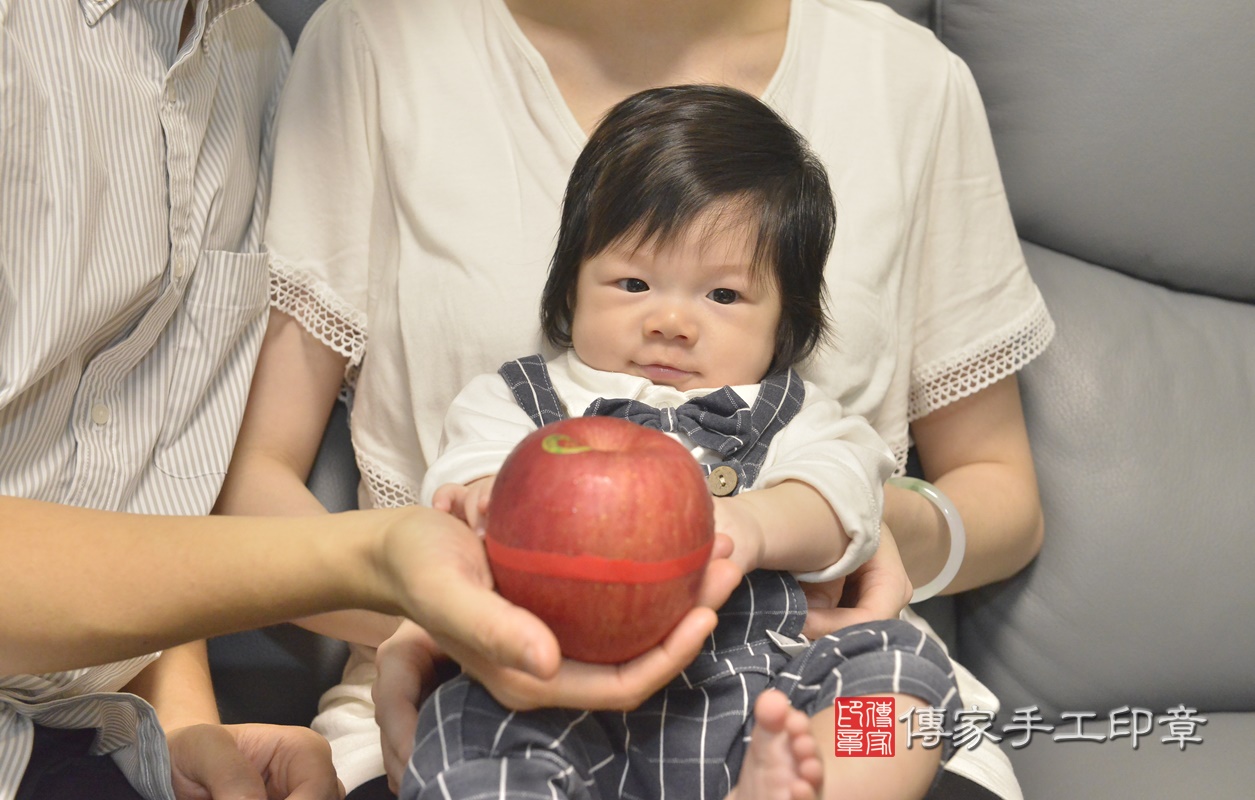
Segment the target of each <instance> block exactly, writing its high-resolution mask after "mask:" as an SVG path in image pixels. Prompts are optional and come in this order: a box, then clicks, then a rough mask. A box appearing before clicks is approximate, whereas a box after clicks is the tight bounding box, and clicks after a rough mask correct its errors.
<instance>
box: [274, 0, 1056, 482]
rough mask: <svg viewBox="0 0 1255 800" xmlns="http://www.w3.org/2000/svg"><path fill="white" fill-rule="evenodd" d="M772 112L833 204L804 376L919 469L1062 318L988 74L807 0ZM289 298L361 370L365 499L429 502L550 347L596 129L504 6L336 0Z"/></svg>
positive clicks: (291, 183)
mask: <svg viewBox="0 0 1255 800" xmlns="http://www.w3.org/2000/svg"><path fill="white" fill-rule="evenodd" d="M763 99H764V101H765V102H767V103H768V104H769V105H771V106H772V107H773V108H775V109H776V110H777V111H778V112H780V113H781V114H782V115H783V116H784V117H785V118H786V119H788V120H789V121H790V122H791V123H792V124H793V125H794V126H795V127H796V128H798V130H799V131H800V132H801V133H802V134H803V135H804V136H806V137H807V138H808V140H809V141H810V142H811V144H812V146H813V147H814V149H815V150H816V152H817V153H818V154H819V156H820V158H821V159H822V160H823V162H824V164H825V165H826V167H827V169H828V172H829V177H830V180H831V183H832V186H833V190H834V193H835V195H836V202H837V232H836V240H835V244H834V247H833V251H832V254H831V257H830V260H829V264H828V268H827V276H828V289H829V293H830V308H831V312H832V321H833V330H834V333H835V337H834V341H833V343H832V344H831V345H830V346H827V347H825V348H823V349H822V350H820V351H819V352H817V353H816V354H815V355H814V356H813V357H812V358H810V359H809V360H808V361H807V362H806V363H805V364H802V365H800V371H801V373H802V374H803V376H804V377H805V378H806V379H807V380H809V381H810V382H812V383H814V384H815V385H816V386H818V387H819V388H820V390H822V391H823V392H825V393H827V394H828V395H830V396H831V397H833V398H835V399H836V400H838V401H839V402H840V403H841V405H842V406H844V407H845V408H846V409H847V411H849V412H851V413H854V414H858V415H861V416H863V417H865V418H866V419H867V420H868V421H869V422H870V423H871V424H872V425H873V427H874V428H875V429H876V430H877V432H879V433H880V434H881V436H882V437H884V439H885V440H886V441H887V442H888V443H889V445H890V447H891V448H892V449H893V451H894V454H895V456H896V457H897V460H898V464H899V468H901V465H902V464H903V463H904V462H905V458H906V452H907V450H908V446H909V434H908V427H907V426H908V423H909V421H910V420H912V419H915V418H917V417H919V416H922V415H924V414H927V413H928V412H930V411H933V410H935V409H937V408H940V407H942V406H944V405H945V404H947V403H949V402H951V401H954V400H956V399H959V398H961V397H964V396H966V395H968V394H971V393H973V392H975V391H977V390H979V389H981V388H983V387H985V386H987V385H989V384H990V383H992V382H994V381H996V380H998V379H1000V378H1003V377H1005V376H1007V375H1009V374H1011V373H1013V372H1015V371H1016V370H1018V369H1019V368H1020V367H1022V366H1023V365H1024V364H1025V363H1026V362H1028V361H1029V360H1030V359H1032V358H1033V357H1034V356H1036V355H1037V354H1038V353H1039V352H1041V350H1042V349H1043V348H1044V347H1045V346H1046V344H1047V343H1048V341H1049V340H1050V337H1051V335H1052V334H1053V330H1054V328H1053V323H1052V322H1051V319H1050V316H1049V314H1048V313H1047V310H1046V308H1045V305H1044V303H1043V301H1042V298H1041V295H1040V293H1039V292H1038V290H1037V288H1036V286H1035V285H1034V284H1033V282H1032V280H1031V278H1030V277H1029V274H1028V271H1027V268H1026V267H1025V264H1024V259H1023V255H1022V253H1021V250H1020V246H1019V241H1018V239H1017V237H1016V233H1015V229H1014V226H1013V224H1012V221H1011V217H1010V212H1009V209H1008V205H1007V201H1006V197H1005V193H1004V190H1003V186H1002V180H1001V176H1000V174H999V171H998V166H997V163H996V160H995V157H994V150H993V145H992V142H991V139H990V135H989V130H988V126H987V123H986V120H985V115H984V110H983V107H982V105H981V101H980V97H979V95H978V93H977V89H976V86H975V84H974V82H973V80H972V77H971V75H970V73H969V72H968V70H967V68H966V66H965V65H964V64H963V63H962V62H961V61H960V60H959V59H958V58H957V57H956V56H954V55H953V54H951V53H950V52H949V51H948V50H947V49H946V48H945V47H944V46H943V45H941V44H940V43H939V42H938V41H937V39H936V38H935V37H934V36H933V35H932V33H930V32H929V31H927V30H925V29H924V28H921V27H919V26H918V25H915V24H913V23H911V22H908V21H906V20H904V19H903V18H901V17H899V16H897V15H896V14H895V13H894V12H893V11H891V10H890V9H888V8H887V7H885V6H883V5H881V4H879V3H873V2H863V1H862V0H793V3H792V9H791V17H790V22H789V31H788V39H787V44H786V47H785V52H784V56H783V58H782V60H781V63H780V65H779V67H778V69H777V72H776V74H775V75H774V77H773V78H772V80H771V82H770V84H769V86H768V88H767V89H766V91H765V92H764V94H763ZM278 128H279V138H278V143H277V147H276V154H277V155H276V165H275V185H274V188H273V199H272V202H271V212H270V217H269V221H268V225H267V240H268V246H269V249H270V251H271V253H272V271H273V276H272V278H273V282H272V299H273V301H274V303H275V304H276V306H277V307H278V308H279V309H281V310H283V311H285V312H288V313H289V314H292V315H293V316H295V317H296V318H297V319H299V320H300V321H301V322H302V323H303V324H304V325H305V326H306V327H307V328H308V329H309V330H310V331H311V332H313V333H314V334H315V335H317V336H318V337H319V338H321V339H322V340H323V341H324V342H325V343H327V344H328V345H329V346H331V347H333V348H335V349H336V350H338V351H339V352H341V353H343V354H345V355H347V356H349V357H350V364H351V366H350V375H349V377H350V379H351V380H352V381H353V382H354V386H355V393H354V406H353V414H352V428H353V439H354V444H355V445H356V448H357V452H358V459H359V464H360V466H361V468H362V473H363V475H364V480H363V487H362V493H361V500H362V502H363V504H366V505H393V504H399V503H411V502H415V501H416V499H417V498H418V496H419V489H420V487H421V485H422V482H423V476H424V473H425V471H426V465H427V464H428V463H429V462H430V461H431V460H432V459H434V458H435V456H436V453H437V448H438V445H439V441H440V428H441V421H442V420H443V419H444V415H445V412H446V410H447V409H448V407H449V404H450V402H451V401H452V399H453V397H454V396H455V394H456V393H457V392H458V390H459V389H460V388H461V387H462V386H463V385H464V384H466V383H467V381H469V380H470V379H471V378H472V377H473V376H475V375H477V374H480V373H483V372H491V371H493V370H494V369H495V368H496V367H497V366H498V365H499V364H501V363H502V362H504V361H505V360H507V359H509V358H512V357H517V356H520V355H523V354H527V353H532V352H538V351H540V352H548V353H549V354H551V355H552V350H549V349H547V348H546V347H545V346H544V343H543V342H542V340H541V336H540V333H539V299H540V292H541V287H542V286H543V284H544V279H545V273H546V270H547V267H548V264H549V260H550V257H551V255H552V251H553V247H554V243H555V240H556V233H557V227H558V219H559V212H560V204H561V200H562V195H563V191H564V189H565V186H566V181H567V177H568V174H569V172H570V169H571V167H572V165H573V164H574V162H575V159H576V157H577V155H578V154H579V152H580V149H581V147H582V146H583V144H584V142H585V140H586V138H587V137H586V136H585V134H584V132H583V131H582V130H581V129H580V127H579V125H578V124H577V123H576V121H575V119H574V117H573V116H572V114H571V112H570V110H569V108H568V107H567V106H566V105H565V103H564V101H563V99H562V97H561V95H560V94H559V92H558V89H557V87H556V85H555V84H554V81H553V78H552V76H551V75H550V73H549V71H548V68H547V66H546V64H545V62H544V61H543V59H542V58H541V57H540V55H539V53H537V51H536V50H535V49H534V48H533V47H532V45H531V44H530V43H529V42H528V40H527V39H526V38H525V37H524V36H523V34H522V32H521V31H520V30H519V28H518V26H517V24H516V23H515V22H514V20H513V18H512V17H511V16H510V14H509V12H508V11H507V9H506V8H505V6H504V4H503V2H502V0H329V1H328V2H327V3H326V4H325V5H324V6H323V7H322V8H321V9H320V10H319V11H318V12H317V13H316V14H315V16H314V17H313V19H311V21H310V23H309V25H308V26H307V27H306V29H305V31H304V33H303V35H302V38H301V42H300V47H298V48H297V53H296V58H295V63H294V64H293V69H292V74H291V77H290V79H289V82H288V85H287V87H286V89H285V95H284V99H283V102H282V105H281V108H280V117H279V123H278Z"/></svg>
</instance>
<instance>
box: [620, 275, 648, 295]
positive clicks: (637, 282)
mask: <svg viewBox="0 0 1255 800" xmlns="http://www.w3.org/2000/svg"><path fill="white" fill-rule="evenodd" d="M619 288H620V289H622V290H623V291H625V292H648V291H649V284H648V283H645V281H643V280H641V279H640V278H624V279H623V280H621V281H619Z"/></svg>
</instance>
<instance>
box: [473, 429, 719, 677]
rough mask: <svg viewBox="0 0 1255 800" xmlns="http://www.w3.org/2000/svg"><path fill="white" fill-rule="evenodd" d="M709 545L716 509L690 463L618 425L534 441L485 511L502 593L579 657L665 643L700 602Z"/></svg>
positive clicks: (519, 452)
mask: <svg viewBox="0 0 1255 800" xmlns="http://www.w3.org/2000/svg"><path fill="white" fill-rule="evenodd" d="M713 543H714V504H713V503H712V502H711V499H710V493H709V492H708V490H707V488H706V481H705V478H704V477H703V475H702V470H701V468H700V467H699V466H698V465H697V462H696V461H695V460H694V459H693V456H692V455H691V454H690V453H689V452H688V451H687V450H685V449H684V446H683V445H681V444H680V443H679V442H677V441H675V440H674V439H672V438H671V437H669V436H667V435H666V434H664V433H661V432H660V431H656V430H653V429H650V428H644V427H641V426H640V425H636V424H634V423H631V422H628V421H626V420H623V419H617V418H612V417H576V418H572V419H567V420H563V421H561V422H555V423H552V424H549V425H546V426H544V427H543V428H541V429H539V430H537V431H534V432H533V433H531V434H530V435H529V436H528V437H527V438H525V439H524V440H523V441H521V442H519V444H518V446H516V447H515V448H514V450H513V451H512V452H511V453H510V456H509V457H508V458H507V459H506V461H505V464H503V465H502V467H501V471H500V472H499V473H497V479H496V482H495V483H494V484H493V489H492V498H491V500H490V501H489V505H488V527H487V537H486V540H485V546H486V547H487V550H488V561H489V564H490V565H491V567H492V575H493V580H494V581H495V582H496V586H497V591H498V592H500V593H501V595H502V596H504V597H506V598H507V599H508V600H510V601H511V602H513V603H515V604H517V605H520V606H522V607H524V608H527V609H529V610H530V611H532V612H533V613H534V614H536V615H537V616H538V617H540V618H541V619H542V620H544V621H545V623H546V624H548V625H549V627H550V628H551V629H552V630H553V632H554V634H555V635H556V636H557V637H558V643H559V644H560V645H561V646H562V652H563V655H565V656H567V657H569V658H574V659H578V660H580V661H591V662H596V663H602V664H615V663H620V662H623V661H627V660H629V659H631V658H632V657H634V656H637V655H639V654H640V653H643V652H645V651H646V650H648V649H649V648H650V647H653V646H654V645H656V644H658V643H659V642H661V641H662V640H663V638H664V637H665V636H666V635H667V633H669V632H670V631H671V629H672V628H673V627H675V624H676V623H677V622H679V620H680V618H681V617H683V616H684V614H685V612H687V611H688V610H689V609H690V608H692V607H693V605H694V603H695V602H696V599H697V591H698V587H699V585H700V584H701V580H702V574H703V571H704V569H705V567H706V563H707V561H708V560H709V557H710V551H711V548H712V546H713Z"/></svg>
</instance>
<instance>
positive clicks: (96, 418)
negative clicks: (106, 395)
mask: <svg viewBox="0 0 1255 800" xmlns="http://www.w3.org/2000/svg"><path fill="white" fill-rule="evenodd" d="M108 421H109V406H107V405H105V404H104V403H97V404H96V405H94V406H92V422H94V423H96V424H97V425H104V424H105V423H107V422H108Z"/></svg>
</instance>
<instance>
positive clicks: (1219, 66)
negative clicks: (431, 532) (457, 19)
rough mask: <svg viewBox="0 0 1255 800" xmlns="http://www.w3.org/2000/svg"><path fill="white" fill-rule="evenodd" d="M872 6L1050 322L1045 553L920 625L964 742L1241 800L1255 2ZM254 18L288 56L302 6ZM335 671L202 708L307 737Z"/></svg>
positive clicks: (1043, 763)
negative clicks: (923, 86) (934, 62)
mask: <svg viewBox="0 0 1255 800" xmlns="http://www.w3.org/2000/svg"><path fill="white" fill-rule="evenodd" d="M890 4H891V5H892V6H894V7H895V8H896V9H897V10H898V11H899V12H901V13H902V14H904V15H905V16H908V17H910V18H912V19H915V20H916V21H919V22H920V23H922V24H924V25H927V26H930V27H931V28H932V29H933V30H934V31H936V32H937V35H938V36H939V37H940V38H941V39H942V41H944V42H945V43H946V44H947V45H948V46H949V47H951V48H952V49H953V50H955V51H956V52H957V53H958V54H959V55H961V56H962V57H963V58H964V59H965V60H966V61H967V63H968V64H969V65H970V67H971V69H972V71H973V73H974V74H975V76H976V80H977V82H978V84H979V85H980V87H981V91H982V95H983V97H984V99H985V102H986V105H987V107H988V109H989V118H990V123H991V125H992V128H993V132H994V138H995V141H996V143H997V147H998V153H999V157H1000V160H1001V164H1002V167H1003V172H1004V178H1005V180H1006V184H1007V189H1008V193H1009V195H1010V198H1011V204H1012V208H1013V211H1014V214H1015V218H1016V221H1017V224H1018V226H1019V230H1020V233H1021V236H1022V237H1023V239H1024V247H1025V252H1026V255H1027V257H1028V260H1029V265H1030V267H1031V269H1032V271H1033V274H1034V276H1035V277H1036V279H1037V281H1038V282H1039V284H1040V285H1041V288H1042V291H1043V292H1044V293H1045V296H1046V299H1047V301H1048V303H1049V305H1050V308H1051V311H1052V313H1053V314H1054V317H1055V320H1056V322H1057V323H1058V334H1057V337H1056V339H1055V342H1054V344H1053V345H1052V346H1051V347H1050V348H1049V350H1048V351H1047V352H1046V353H1045V355H1043V356H1042V357H1041V358H1039V359H1038V360H1037V361H1035V362H1034V363H1032V364H1031V365H1029V367H1028V368H1027V369H1026V370H1025V372H1024V373H1023V378H1022V385H1023V391H1024V399H1025V405H1026V412H1027V415H1028V421H1029V429H1030V435H1031V437H1032V440H1033V446H1034V452H1035V454H1036V459H1037V469H1038V473H1039V478H1040V483H1041V491H1042V500H1043V504H1044V507H1045V513H1046V520H1047V533H1046V541H1045V544H1044V546H1043V549H1042V552H1041V555H1040V557H1039V558H1038V559H1037V560H1036V561H1035V562H1034V563H1033V564H1032V565H1031V566H1030V567H1029V568H1028V569H1026V570H1025V571H1024V572H1023V573H1021V574H1020V575H1018V576H1016V577H1015V578H1013V579H1011V580H1009V581H1006V582H1004V583H1002V584H998V585H995V586H990V587H986V588H984V589H981V590H979V591H975V592H970V593H967V594H965V595H962V596H959V597H957V598H954V599H953V600H949V599H946V600H941V601H932V602H930V603H928V604H926V609H925V610H926V613H927V615H928V616H929V617H930V618H931V619H933V620H934V621H935V622H936V624H937V626H938V628H939V629H941V630H943V631H945V632H946V633H947V635H948V636H949V638H950V639H951V641H952V644H953V646H954V649H955V651H956V653H957V655H958V657H959V659H960V660H961V661H962V663H964V664H965V665H967V666H968V667H970V668H971V669H972V671H973V672H975V673H976V674H977V675H978V676H979V677H980V678H981V679H982V680H984V681H985V682H986V683H988V684H989V685H990V686H991V687H992V688H993V689H994V690H995V691H996V692H997V693H998V694H999V696H1000V697H1001V698H1002V700H1003V704H1004V705H1003V711H1002V713H1001V714H999V716H998V717H997V718H996V719H995V720H992V721H991V725H990V727H989V732H990V733H992V734H995V735H999V736H1002V737H1004V738H1003V741H1002V742H1001V745H996V744H994V743H993V742H992V741H991V740H988V739H986V740H985V741H983V742H982V743H981V744H980V745H979V746H1002V747H1003V748H1004V749H1005V750H1006V751H1007V752H1008V754H1009V755H1010V756H1011V758H1012V760H1013V762H1014V763H1015V765H1016V768H1017V770H1018V773H1019V775H1020V778H1021V782H1022V784H1023V787H1024V792H1025V796H1026V797H1028V798H1048V797H1068V796H1073V797H1094V798H1108V797H1116V796H1121V795H1123V796H1130V797H1143V798H1159V797H1165V798H1166V797H1180V796H1197V797H1209V798H1210V797H1255V752H1252V751H1255V582H1253V581H1255V307H1253V306H1252V303H1253V302H1255V44H1253V42H1252V32H1255V3H1252V2H1251V0H1197V2H1194V3H1179V2H1169V1H1168V0H1087V1H1086V2H1081V1H1080V0H1000V1H999V2H995V0H980V1H968V2H942V1H941V0H896V1H895V2H891V3H890ZM263 5H266V6H268V8H270V9H271V10H272V11H273V13H274V15H275V17H276V19H277V20H279V21H280V22H281V24H284V25H285V27H286V28H287V29H288V30H289V33H290V34H291V35H293V36H295V35H296V33H297V31H299V27H300V25H301V24H302V22H303V20H304V16H305V15H306V14H307V13H308V11H309V10H310V9H311V8H312V7H313V6H314V5H316V0H315V2H310V1H309V0H305V1H304V2H300V0H297V1H296V2H293V1H292V0H288V2H282V0H277V1H276V2H270V3H263ZM342 425H343V421H342V419H339V420H333V426H332V428H331V429H330V431H329V440H331V441H332V442H333V446H332V447H330V448H329V450H328V452H327V453H325V454H324V455H325V459H324V460H323V461H321V462H320V464H319V466H318V469H317V471H316V473H315V475H314V476H313V478H312V481H313V483H314V484H315V485H316V486H318V487H320V488H319V491H321V492H326V494H325V496H326V497H328V498H330V502H331V503H332V505H334V506H336V507H343V506H344V505H345V504H347V503H351V502H352V492H351V485H352V481H353V477H352V473H353V470H352V464H351V461H345V459H346V457H347V454H346V450H347V441H346V440H345V439H344V438H343V431H342V429H340V428H339V427H338V426H342ZM336 448H339V452H338V453H337V452H332V451H334V450H336ZM337 459H338V460H337ZM339 467H346V468H347V469H346V474H347V477H343V476H339V475H337V474H336V473H335V469H337V468H339ZM329 469H330V470H332V472H328V471H327V470H329ZM338 653H339V651H338V649H337V648H336V647H335V646H334V645H329V644H327V643H326V642H319V641H317V640H313V639H311V638H309V637H300V636H298V635H296V634H294V633H292V632H291V631H290V630H288V629H285V628H278V629H271V630H269V631H266V632H260V633H257V632H254V633H251V634H243V635H240V636H236V637H228V638H227V639H224V640H218V641H216V642H214V643H213V657H214V661H215V666H216V668H217V669H218V685H219V690H220V692H221V694H222V697H223V704H224V712H225V713H227V715H228V716H230V717H233V718H242V717H248V718H253V719H256V718H261V717H264V718H268V719H276V720H283V721H294V722H303V721H306V720H307V719H308V718H309V715H310V709H311V703H312V698H313V697H314V696H316V694H317V690H318V688H319V687H320V686H321V685H324V684H325V682H326V681H328V680H329V679H330V676H332V675H334V671H335V667H336V659H337V657H338ZM276 682H277V683H276ZM276 685H281V686H284V687H287V690H286V691H285V692H279V691H278V690H277V689H276V688H275V686H276ZM1030 709H1035V711H1033V713H1034V714H1036V715H1037V716H1039V717H1040V721H1039V722H1036V723H1035V724H1036V725H1037V726H1050V725H1053V726H1055V727H1054V730H1053V731H1045V730H1041V729H1039V730H1037V731H1035V732H1034V734H1033V736H1032V739H1031V742H1030V743H1029V744H1027V745H1026V746H1015V745H1013V742H1014V743H1015V744H1016V745H1018V744H1019V742H1020V741H1021V740H1023V738H1024V736H1025V734H1024V732H1023V728H1024V726H1023V725H1022V724H1020V723H1023V722H1024V721H1025V720H1026V719H1027V718H1028V715H1029V710H1030ZM1124 709H1127V710H1124ZM1174 709H1175V711H1174ZM1190 709H1193V710H1194V711H1190ZM1112 716H1114V717H1115V720H1116V721H1115V723H1114V728H1113V727H1112V722H1111V717H1112ZM1174 717H1175V718H1174ZM1203 719H1205V720H1206V722H1205V724H1203V723H1202V720H1203ZM1079 721H1084V722H1085V724H1084V726H1083V729H1082V731H1081V733H1082V735H1083V736H1084V737H1086V738H1084V739H1082V738H1080V737H1079V736H1078V722H1079ZM1017 725H1019V728H1018V729H1017V728H1016V726H1017ZM1004 726H1010V727H1009V728H1008V727H1004ZM1133 728H1136V729H1138V730H1142V729H1145V732H1144V733H1142V734H1140V735H1139V736H1138V737H1137V739H1138V741H1137V746H1136V747H1135V746H1134V744H1133V739H1134V737H1133V736H1131V735H1129V732H1130V730H1131V729H1133ZM1113 733H1115V734H1117V735H1115V736H1113V735H1112V734H1113ZM1100 739H1101V741H1100ZM1165 739H1167V741H1164V740H1165ZM1183 748H1184V749H1183Z"/></svg>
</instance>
